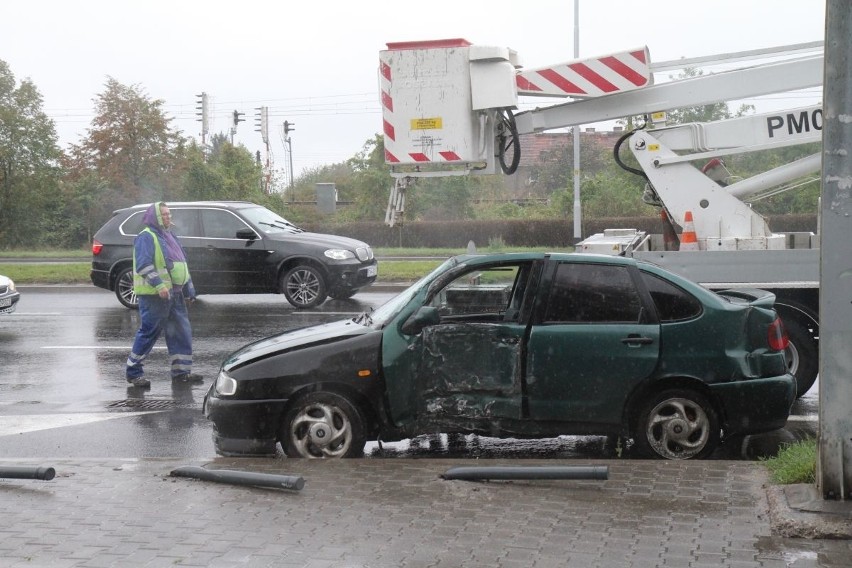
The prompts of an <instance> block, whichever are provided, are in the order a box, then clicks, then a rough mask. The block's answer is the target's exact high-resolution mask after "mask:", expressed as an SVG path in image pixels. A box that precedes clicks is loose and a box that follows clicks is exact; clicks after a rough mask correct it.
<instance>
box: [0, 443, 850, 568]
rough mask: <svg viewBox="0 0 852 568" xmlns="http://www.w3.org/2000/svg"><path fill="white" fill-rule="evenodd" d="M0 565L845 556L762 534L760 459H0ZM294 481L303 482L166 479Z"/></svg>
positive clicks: (363, 566) (370, 567) (483, 563)
mask: <svg viewBox="0 0 852 568" xmlns="http://www.w3.org/2000/svg"><path fill="white" fill-rule="evenodd" d="M4 465H18V466H20V465H32V466H52V467H54V468H55V469H56V477H55V478H54V479H53V480H51V481H37V480H22V479H0V518H2V520H0V566H2V567H4V568H5V567H10V568H17V567H22V566H27V567H41V566H50V567H58V568H62V567H110V566H121V567H127V566H151V567H166V566H168V567H174V566H209V567H231V566H250V567H255V566H274V567H299V568H326V567H334V568H337V567H342V568H356V567H357V568H385V567H405V568H409V567H411V568H420V567H424V568H425V567H435V568H445V567H454V568H457V567H465V568H480V567H481V568H485V567H488V568H494V567H499V568H514V567H517V568H521V567H535V568H545V567H583V568H588V567H597V566H599V567H607V568H609V567H645V566H666V567H668V566H672V567H675V566H682V567H705V566H708V567H709V566H732V567H741V568H747V567H768V568H787V567H796V568H805V567H809V566H830V567H834V566H852V544H850V542H852V541H842V540H831V541H829V540H798V539H787V538H779V537H776V536H773V535H772V531H771V526H770V515H769V508H768V507H769V503H768V499H767V491H766V489H767V487H766V485H767V478H766V473H765V469H764V468H763V466H761V465H760V464H756V463H751V462H730V461H702V462H664V461H632V460H631V461H627V460H625V461H621V460H619V461H609V460H601V461H595V462H583V463H578V462H577V461H575V460H571V461H561V460H510V461H505V460H503V461H501V460H448V459H359V460H340V461H306V460H286V459H226V458H217V459H211V460H207V461H196V462H179V461H176V460H157V459H142V460H118V459H115V460H110V459H97V460H94V459H93V460H70V459H63V460H57V461H55V462H51V463H45V462H34V461H31V460H4V459H0V467H2V466H4ZM186 465H203V466H205V467H207V468H210V469H229V470H244V471H255V472H264V473H278V474H288V475H298V476H302V477H303V478H304V479H305V486H304V488H303V489H302V490H301V491H288V490H280V489H269V488H258V487H246V486H237V485H230V484H221V483H212V482H208V481H200V480H197V479H188V478H182V477H172V476H170V472H171V471H172V470H173V469H175V468H177V467H180V466H186ZM457 465H467V466H470V465H482V466H493V465H507V466H533V465H543V466H544V465H546V466H553V465H606V466H608V467H609V479H608V480H606V481H590V480H546V481H526V480H516V481H489V482H471V481H458V480H453V481H450V480H445V479H442V478H441V474H442V473H444V472H445V471H446V470H447V469H448V468H450V467H453V466H457Z"/></svg>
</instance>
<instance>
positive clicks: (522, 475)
mask: <svg viewBox="0 0 852 568" xmlns="http://www.w3.org/2000/svg"><path fill="white" fill-rule="evenodd" d="M441 477H443V478H444V479H461V480H466V481H480V480H483V479H603V480H605V479H609V466H606V465H566V466H518V467H515V466H489V467H479V466H460V467H451V468H450V469H448V470H447V471H446V472H444V475H442V476H441Z"/></svg>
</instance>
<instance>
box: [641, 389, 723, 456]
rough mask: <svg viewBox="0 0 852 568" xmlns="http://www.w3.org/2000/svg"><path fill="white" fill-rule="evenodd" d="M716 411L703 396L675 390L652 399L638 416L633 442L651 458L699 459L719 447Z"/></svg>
mask: <svg viewBox="0 0 852 568" xmlns="http://www.w3.org/2000/svg"><path fill="white" fill-rule="evenodd" d="M719 438H720V427H719V419H718V417H717V416H716V411H715V410H714V409H713V406H712V405H711V404H710V402H709V401H708V400H707V399H706V398H705V397H704V396H703V395H702V394H700V393H698V392H695V391H692V390H688V389H672V390H666V391H663V392H661V393H659V394H657V395H655V396H651V397H650V398H648V399H647V400H646V402H645V404H644V405H643V407H642V410H641V411H640V413H639V420H638V421H637V423H636V426H635V428H634V441H635V442H636V445H637V447H638V448H639V450H640V451H641V452H642V453H643V454H645V455H646V456H649V457H654V458H664V459H669V460H685V459H700V458H704V457H707V456H709V455H710V454H711V453H713V451H714V450H715V449H716V446H718V445H719Z"/></svg>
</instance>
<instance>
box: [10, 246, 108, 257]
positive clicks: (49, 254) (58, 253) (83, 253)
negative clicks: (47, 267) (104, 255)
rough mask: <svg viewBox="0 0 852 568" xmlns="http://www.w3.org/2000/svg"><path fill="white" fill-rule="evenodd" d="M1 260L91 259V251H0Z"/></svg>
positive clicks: (86, 249)
mask: <svg viewBox="0 0 852 568" xmlns="http://www.w3.org/2000/svg"><path fill="white" fill-rule="evenodd" d="M3 258H13V259H17V258H80V259H90V258H92V249H89V248H85V249H47V250H0V259H3Z"/></svg>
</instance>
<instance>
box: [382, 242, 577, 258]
mask: <svg viewBox="0 0 852 568" xmlns="http://www.w3.org/2000/svg"><path fill="white" fill-rule="evenodd" d="M573 250H574V248H573V247H564V250H563V249H560V251H561V252H572V251H573ZM555 251H556V247H511V246H506V245H504V244H502V242H498V241H495V242H492V243H491V244H489V245H488V246H477V247H476V252H478V253H496V252H555ZM373 253H374V254H375V255H376V256H379V257H381V256H440V257H443V258H449V257H451V256H455V255H457V254H466V253H467V247H461V248H405V247H403V248H394V247H380V248H374V249H373Z"/></svg>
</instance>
